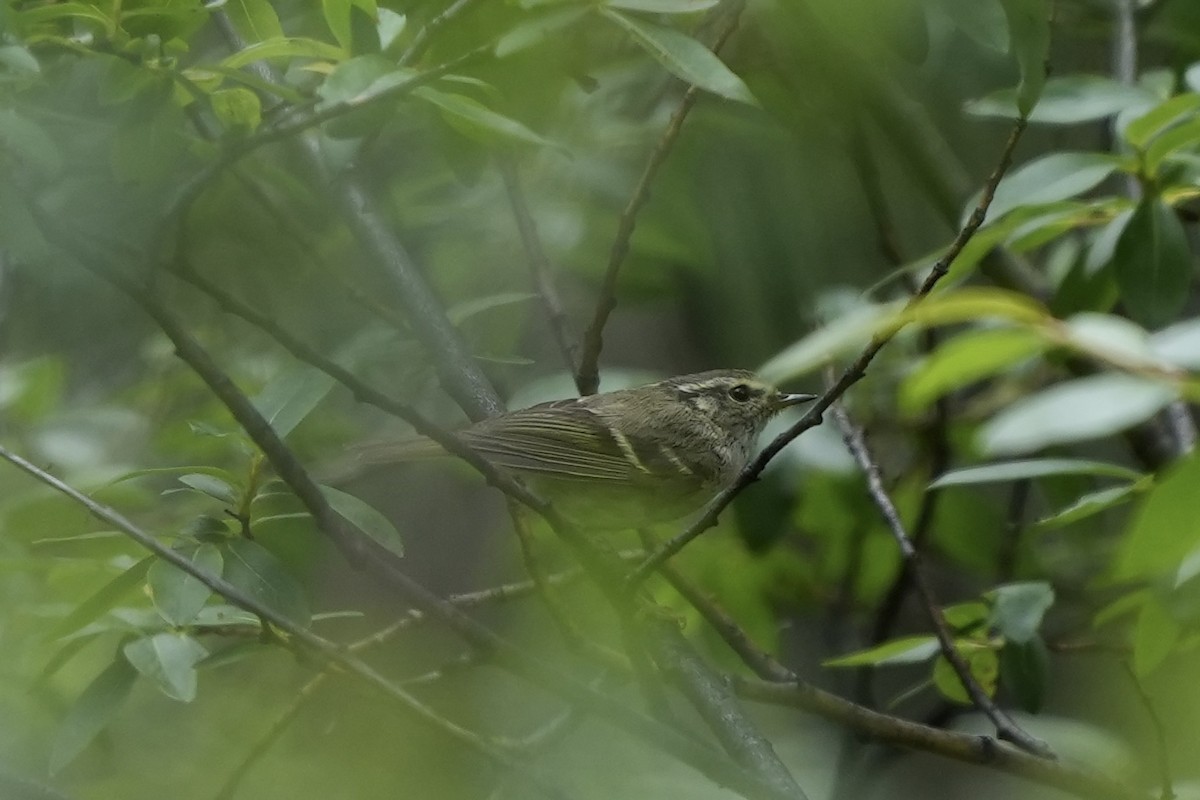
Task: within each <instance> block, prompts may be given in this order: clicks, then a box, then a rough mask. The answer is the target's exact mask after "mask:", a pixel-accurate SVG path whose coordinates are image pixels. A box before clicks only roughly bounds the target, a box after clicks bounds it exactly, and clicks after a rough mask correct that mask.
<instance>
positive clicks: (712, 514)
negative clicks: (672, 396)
mask: <svg viewBox="0 0 1200 800" xmlns="http://www.w3.org/2000/svg"><path fill="white" fill-rule="evenodd" d="M1025 125H1026V120H1025V119H1024V118H1021V119H1018V120H1017V122H1016V124H1015V125H1014V126H1013V129H1012V132H1011V133H1010V134H1009V136H1008V140H1007V142H1005V145H1004V150H1003V152H1002V153H1001V155H1000V161H999V163H998V164H997V165H996V168H995V169H994V170H993V171H992V174H991V176H989V177H988V180H987V183H986V184H984V187H983V191H982V193H981V194H980V196H979V203H978V204H977V205H976V206H975V209H974V211H972V212H971V216H970V217H969V218H968V219H967V221H966V223H965V224H964V225H963V227H962V229H961V230H960V231H959V232H958V235H957V236H956V237H955V238H954V241H953V242H952V243H951V244H950V247H949V248H947V250H946V252H945V253H944V254H943V255H942V257H941V258H939V259H938V260H937V263H935V264H934V265H933V268H932V269H931V270H930V271H929V274H928V275H927V276H926V277H925V280H924V281H922V282H921V285H920V286H919V287H917V291H916V293H915V294H914V295H913V296H912V298H911V299H910V300H909V306H910V307H911V306H912V305H915V304H917V303H919V302H921V300H922V299H923V298H924V297H925V296H927V295H928V294H929V293H930V292H931V291H932V290H933V287H934V286H935V285H937V282H938V281H940V280H941V279H942V278H943V277H945V275H946V273H947V272H948V271H949V270H950V264H952V263H953V262H954V259H956V258H958V255H959V254H960V253H961V252H962V251H963V248H964V247H966V246H967V243H968V242H970V241H971V238H972V237H973V236H974V235H975V232H976V231H977V230H979V226H980V225H982V224H983V220H984V217H985V216H986V215H987V210H988V207H989V206H990V205H991V204H992V197H993V196H994V195H995V193H996V187H997V186H998V185H999V183H1000V179H1001V178H1003V177H1004V173H1005V172H1007V171H1008V168H1009V166H1010V165H1011V164H1012V156H1013V150H1014V149H1016V146H1017V142H1018V141H1019V140H1020V138H1021V134H1022V133H1023V132H1024V130H1025ZM899 330H900V329H899V328H897V329H895V330H892V331H889V332H885V333H881V334H877V335H876V336H875V337H874V338H873V339H872V340H871V342H870V344H868V345H867V347H866V348H865V349H864V350H863V351H862V352H861V353H860V354H859V356H858V358H856V359H855V360H854V361H853V363H851V364H850V366H848V367H847V368H846V369H845V371H844V372H842V374H841V377H839V378H838V380H837V381H836V382H835V383H834V384H833V385H832V386H830V387H829V388H828V389H826V390H825V392H824V393H823V394H822V395H821V396H820V397H819V398H817V399H816V400H815V401H813V403H812V404H811V405H810V406H809V407H808V410H807V411H806V412H805V413H804V415H803V416H801V417H800V419H799V420H797V421H796V422H795V423H794V424H793V425H792V426H791V427H790V428H788V429H787V430H786V431H784V432H783V433H781V434H780V435H779V436H777V437H775V439H773V440H772V441H771V443H770V444H768V445H767V446H766V447H765V448H764V449H763V451H762V452H761V453H759V454H758V456H757V457H756V458H755V459H754V460H753V461H751V462H750V464H749V465H747V466H746V468H745V469H743V470H742V472H741V474H740V475H738V477H737V479H736V480H734V482H733V483H732V484H730V485H729V486H727V487H725V488H724V489H722V490H721V491H720V492H718V493H717V495H716V496H715V497H713V499H712V500H710V501H709V502H708V505H706V506H705V507H704V511H703V512H702V513H701V515H700V517H699V518H698V519H697V520H696V521H695V522H693V523H692V524H691V525H689V526H688V528H687V529H686V530H684V531H683V532H682V533H680V534H678V535H677V536H675V537H674V538H672V539H670V540H668V541H667V542H666V543H665V544H664V545H663V546H662V547H660V548H659V549H658V550H657V551H656V552H655V553H654V554H653V555H651V556H650V557H649V558H648V559H646V561H645V562H643V563H642V564H641V565H640V566H639V567H638V568H637V570H636V571H635V572H634V574H633V575H632V576H631V577H630V579H629V582H630V584H631V585H633V586H636V585H638V584H639V583H641V581H643V580H645V578H646V577H647V576H648V575H649V574H650V573H651V572H653V571H654V570H655V569H657V568H658V566H659V565H660V564H662V563H663V562H664V561H666V560H667V559H669V558H671V557H672V556H674V555H675V554H676V553H678V552H679V551H680V550H682V549H683V548H684V547H686V546H687V544H688V543H689V542H691V541H692V540H693V539H695V538H696V537H697V536H699V535H700V534H701V533H703V532H704V531H706V530H708V529H709V528H711V527H713V526H714V525H716V524H717V518H718V517H719V516H720V515H721V512H722V511H724V510H725V508H726V507H727V506H728V505H729V504H730V503H731V502H733V499H734V498H735V497H737V495H738V494H739V493H740V492H741V491H742V490H743V489H745V488H746V487H747V486H749V485H750V484H751V483H753V482H754V481H755V480H757V479H758V476H759V475H760V474H761V473H762V471H763V469H765V468H766V466H767V464H768V463H769V462H770V461H771V459H773V458H774V457H775V456H776V455H778V454H779V452H780V451H781V450H783V448H784V447H786V446H787V445H788V444H789V443H790V442H791V441H792V440H793V439H795V438H796V437H797V436H799V435H800V434H802V433H804V432H805V431H806V430H808V429H809V428H815V427H816V426H817V425H819V424H820V423H821V419H822V416H823V415H824V413H825V411H826V410H828V408H829V407H830V406H831V405H833V403H834V401H836V400H837V399H838V398H839V397H841V396H842V395H843V394H845V393H846V390H847V389H849V388H850V387H851V386H853V385H854V384H855V383H857V382H858V381H859V380H861V379H862V377H863V376H864V375H866V371H867V367H868V366H870V364H871V361H872V360H874V358H875V356H876V355H877V354H878V353H879V351H880V350H882V349H883V347H884V346H885V345H886V344H887V343H888V342H889V341H891V339H892V337H893V336H895V335H896V333H897V332H898V331H899Z"/></svg>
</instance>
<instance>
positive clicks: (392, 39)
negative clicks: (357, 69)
mask: <svg viewBox="0 0 1200 800" xmlns="http://www.w3.org/2000/svg"><path fill="white" fill-rule="evenodd" d="M375 16H376V17H378V19H379V23H378V24H377V25H376V26H375V33H376V35H377V36H379V49H380V50H382V51H384V52H388V51H389V49H390V48H391V47H393V46H394V45H395V44H396V43H397V42H399V41H400V37H401V35H403V34H404V29H405V28H407V27H408V17H406V16H405V15H404V14H397V13H396V12H395V11H392V10H391V9H390V8H376V9H375Z"/></svg>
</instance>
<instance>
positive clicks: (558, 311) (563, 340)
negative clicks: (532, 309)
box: [498, 155, 584, 394]
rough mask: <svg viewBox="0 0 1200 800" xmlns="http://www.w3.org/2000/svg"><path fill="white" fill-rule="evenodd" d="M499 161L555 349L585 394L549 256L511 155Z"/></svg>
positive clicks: (531, 274)
mask: <svg viewBox="0 0 1200 800" xmlns="http://www.w3.org/2000/svg"><path fill="white" fill-rule="evenodd" d="M498 163H499V167H500V177H501V178H502V179H503V181H504V189H505V191H506V192H507V193H508V202H509V205H510V206H511V207H512V212H513V216H514V217H515V218H516V221H517V230H518V231H519V232H520V234H521V243H522V244H523V245H524V247H525V255H526V257H527V258H528V260H529V275H530V277H531V278H532V279H533V286H534V289H536V290H537V294H538V298H539V299H540V300H541V303H542V310H543V311H544V312H545V314H546V321H547V322H548V323H549V325H550V333H551V335H552V336H554V342H555V343H556V344H557V345H558V351H559V353H560V354H561V355H562V360H563V366H565V367H566V368H567V371H568V372H570V373H571V377H572V378H573V379H574V380H575V381H576V383H575V387H576V388H577V389H578V390H579V393H580V394H584V391H583V386H582V384H581V383H579V380H578V378H579V375H578V372H577V371H576V367H575V358H576V355H577V353H578V350H579V346H578V345H577V344H576V343H574V342H572V341H571V335H570V333H569V332H568V330H567V326H568V322H567V312H566V311H564V310H563V306H562V299H561V298H560V297H559V296H558V290H557V289H555V288H554V281H553V279H552V278H551V277H550V273H551V272H552V271H553V270H552V268H551V266H550V259H549V258H547V257H546V250H545V248H544V247H542V240H541V237H540V236H538V231H537V223H536V222H534V220H533V215H532V214H531V213H530V212H529V204H528V203H527V202H526V200H525V192H524V191H523V190H522V189H521V180H520V176H519V175H518V173H517V165H516V164H515V163H514V161H513V159H512V157H511V156H507V155H505V156H500V158H499V162H498Z"/></svg>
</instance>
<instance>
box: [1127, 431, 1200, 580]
mask: <svg viewBox="0 0 1200 800" xmlns="http://www.w3.org/2000/svg"><path fill="white" fill-rule="evenodd" d="M1197 487H1200V452H1193V453H1192V454H1191V455H1189V456H1187V457H1186V458H1184V459H1181V460H1180V461H1178V462H1177V463H1175V464H1174V465H1173V466H1172V467H1171V468H1170V469H1169V470H1168V471H1167V472H1166V473H1165V474H1164V475H1163V477H1162V478H1160V479H1159V481H1158V484H1157V485H1156V486H1155V487H1154V488H1152V489H1151V490H1150V491H1149V492H1148V493H1147V494H1146V496H1145V497H1144V498H1142V500H1141V502H1140V503H1139V506H1138V508H1137V510H1136V511H1135V512H1134V513H1133V517H1132V519H1131V520H1130V522H1129V529H1128V530H1127V531H1126V533H1125V536H1124V538H1123V539H1122V540H1121V543H1120V545H1119V546H1118V548H1117V556H1116V559H1115V560H1114V577H1115V578H1116V579H1117V580H1130V579H1142V578H1152V577H1156V576H1158V575H1160V574H1163V573H1166V572H1169V571H1174V569H1175V568H1176V567H1177V566H1178V564H1179V563H1180V562H1181V561H1183V559H1184V558H1185V557H1186V556H1187V555H1188V554H1189V553H1191V552H1192V550H1194V549H1195V548H1196V547H1197V546H1198V545H1200V514H1197V513H1196V492H1197Z"/></svg>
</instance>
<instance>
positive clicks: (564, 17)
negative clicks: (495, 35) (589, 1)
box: [493, 6, 588, 58]
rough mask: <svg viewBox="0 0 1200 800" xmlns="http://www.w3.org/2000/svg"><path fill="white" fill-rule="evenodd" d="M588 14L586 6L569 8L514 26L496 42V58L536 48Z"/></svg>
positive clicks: (538, 16) (555, 10)
mask: <svg viewBox="0 0 1200 800" xmlns="http://www.w3.org/2000/svg"><path fill="white" fill-rule="evenodd" d="M587 14H588V9H587V7H586V6H567V7H566V8H557V9H553V10H551V11H549V12H547V13H543V14H539V15H537V16H535V17H533V18H532V19H527V20H525V21H523V22H521V23H518V24H517V25H515V26H513V28H512V29H511V30H509V31H508V33H506V34H504V35H503V36H501V37H500V39H499V40H497V42H496V47H495V50H494V51H493V52H494V53H495V54H496V58H504V57H505V56H510V55H512V54H513V53H518V52H520V51H522V50H525V49H528V48H530V47H534V46H536V45H539V44H541V43H542V42H543V41H546V40H547V39H550V38H551V37H552V36H554V35H555V34H557V33H558V32H559V31H561V30H563V29H564V28H569V27H570V26H572V25H574V24H575V23H576V22H578V21H579V20H581V19H583V17H585V16H586V15H587Z"/></svg>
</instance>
